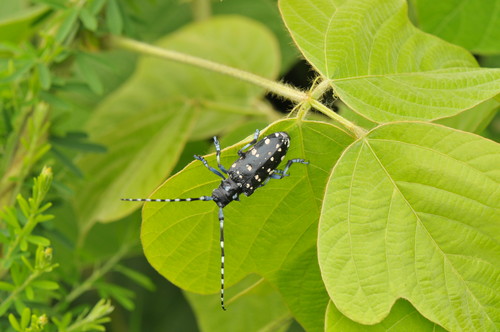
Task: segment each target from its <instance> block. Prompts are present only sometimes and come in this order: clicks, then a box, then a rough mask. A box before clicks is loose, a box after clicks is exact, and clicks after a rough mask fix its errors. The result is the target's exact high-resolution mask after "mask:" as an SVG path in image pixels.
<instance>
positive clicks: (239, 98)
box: [89, 16, 280, 139]
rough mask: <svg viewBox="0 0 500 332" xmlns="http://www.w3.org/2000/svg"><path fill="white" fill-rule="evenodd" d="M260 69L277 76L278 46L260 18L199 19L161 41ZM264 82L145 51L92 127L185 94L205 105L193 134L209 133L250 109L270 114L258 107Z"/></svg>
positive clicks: (195, 136) (184, 50) (109, 123)
mask: <svg viewBox="0 0 500 332" xmlns="http://www.w3.org/2000/svg"><path fill="white" fill-rule="evenodd" d="M156 45H157V46H159V47H163V48H166V49H168V50H173V51H179V52H182V53H186V54H189V55H193V56H199V57H201V58H203V59H207V60H212V61H214V62H217V63H222V64H225V65H228V66H231V67H235V68H239V69H243V70H246V71H249V72H252V73H255V74H257V75H260V76H263V77H267V78H274V77H276V75H277V73H278V72H279V67H280V64H279V49H278V45H277V42H276V40H275V39H274V37H273V35H272V34H271V33H270V32H269V31H268V30H267V29H266V28H265V27H264V26H262V25H261V24H259V23H257V22H254V21H251V20H248V19H245V18H243V17H236V16H220V17H217V18H213V19H211V20H207V21H203V22H198V23H194V24H191V25H188V26H186V27H185V28H183V29H182V30H180V31H178V32H176V33H174V34H172V35H169V36H168V37H165V38H163V39H161V40H159V41H158V42H157V43H156ZM263 93H264V90H263V89H262V88H260V87H257V86H255V85H252V84H250V83H246V82H243V81H240V80H238V79H236V78H233V77H229V76H227V75H222V74H219V73H215V72H212V71H208V70H206V69H202V68H197V67H193V66H190V65H187V64H182V63H178V62H172V61H168V60H165V59H160V58H156V57H151V56H148V57H145V58H144V59H142V60H141V61H140V62H139V63H138V65H137V70H136V72H135V73H134V75H133V76H132V77H131V79H130V80H129V81H127V82H126V83H125V84H124V85H123V86H122V87H121V88H120V89H118V90H117V91H116V92H115V93H114V94H112V95H111V96H110V97H109V98H107V99H106V100H105V101H104V102H103V103H101V105H100V107H99V109H98V110H97V113H96V115H95V116H93V118H92V120H91V122H90V125H89V129H90V130H91V131H92V132H105V131H107V130H109V128H113V127H115V126H114V122H115V121H116V119H121V118H123V117H124V116H125V117H126V116H128V115H130V114H135V113H137V112H140V111H141V110H143V109H148V108H150V107H155V106H156V105H158V104H160V103H164V102H165V100H169V99H171V98H179V97H184V98H186V100H187V101H188V102H189V103H191V104H192V105H195V106H196V107H197V108H198V109H200V110H201V112H200V118H199V119H198V121H197V123H196V126H195V129H194V131H193V133H192V135H191V138H192V139H204V138H207V137H210V136H212V135H214V134H216V133H218V132H220V131H221V130H222V128H224V127H225V126H227V124H233V123H234V122H236V121H243V117H246V116H248V115H254V116H258V115H260V116H265V115H266V112H267V111H264V110H262V109H261V107H260V108H259V107H257V106H256V105H257V104H258V100H259V99H260V98H261V96H262V94H263Z"/></svg>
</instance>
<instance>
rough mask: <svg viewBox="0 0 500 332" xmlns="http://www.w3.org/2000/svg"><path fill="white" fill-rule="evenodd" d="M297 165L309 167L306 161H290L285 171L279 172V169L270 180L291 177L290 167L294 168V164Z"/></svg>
mask: <svg viewBox="0 0 500 332" xmlns="http://www.w3.org/2000/svg"><path fill="white" fill-rule="evenodd" d="M295 163H299V164H304V165H308V164H309V162H308V161H305V160H304V159H290V160H289V161H288V162H287V163H286V165H285V168H284V169H283V170H279V169H275V170H274V173H273V174H271V175H270V176H269V178H270V179H271V178H272V179H278V180H279V179H283V178H284V177H285V176H289V175H290V174H288V169H289V168H290V166H292V164H295Z"/></svg>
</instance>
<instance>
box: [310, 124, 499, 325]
mask: <svg viewBox="0 0 500 332" xmlns="http://www.w3.org/2000/svg"><path fill="white" fill-rule="evenodd" d="M498 165H500V147H499V145H498V144H496V143H494V142H491V141H489V140H486V139H484V138H482V137H479V136H476V135H473V134H468V133H464V132H460V131H457V130H453V129H450V128H446V127H443V126H438V125H432V124H424V123H418V122H413V123H412V122H408V123H406V122H402V123H392V124H387V125H383V126H380V127H377V128H375V129H373V130H372V131H370V132H369V133H368V134H367V135H366V137H364V138H361V139H360V140H358V141H357V142H356V143H354V144H353V145H352V146H350V147H349V149H348V150H346V151H345V153H344V154H343V155H342V158H341V159H340V160H339V162H338V164H337V165H336V167H335V169H334V171H333V174H332V176H331V178H330V180H329V183H328V186H327V190H326V193H325V200H324V202H323V209H322V214H321V219H320V227H319V237H318V253H319V263H320V267H321V272H322V276H323V280H324V282H325V286H326V288H327V290H328V293H329V295H330V298H331V299H332V300H333V302H334V303H335V305H336V306H337V308H339V310H340V311H341V312H342V313H343V314H345V315H346V316H348V317H349V318H351V319H352V320H354V321H356V322H360V323H364V324H374V323H377V322H380V321H381V320H382V319H383V318H384V317H386V316H387V315H388V314H389V311H390V309H391V306H392V304H393V303H394V301H396V300H397V299H398V298H406V299H408V300H409V301H410V302H411V303H412V304H413V306H415V308H416V309H417V310H418V311H419V312H421V313H422V314H423V315H424V316H425V317H427V318H428V319H430V320H431V321H433V322H436V323H438V324H439V325H441V326H443V327H445V328H446V329H449V330H467V331H476V330H477V331H487V330H493V329H495V324H496V322H498V321H499V320H500V310H499V308H498V306H495V305H493V304H494V303H498V302H499V301H500V295H499V294H500V287H499V286H500V284H498V282H495V280H498V278H500V271H499V269H498V266H500V260H499V258H500V246H499V245H498V243H500V237H499V236H500V223H499V222H500V220H499V218H498V216H499V213H500V194H499V188H500V186H499V184H500V172H499V168H498Z"/></svg>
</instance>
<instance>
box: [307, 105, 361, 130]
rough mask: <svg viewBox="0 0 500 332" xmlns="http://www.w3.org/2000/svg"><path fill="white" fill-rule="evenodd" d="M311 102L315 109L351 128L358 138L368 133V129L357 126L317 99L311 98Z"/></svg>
mask: <svg viewBox="0 0 500 332" xmlns="http://www.w3.org/2000/svg"><path fill="white" fill-rule="evenodd" d="M309 103H310V104H311V106H313V107H314V108H315V109H317V110H318V111H320V112H321V113H323V114H324V115H326V116H328V117H329V118H332V119H333V120H335V121H337V122H339V123H340V124H341V125H343V126H344V127H345V128H346V129H347V130H349V131H350V132H351V133H353V134H354V135H355V136H356V138H359V137H362V136H364V135H365V134H366V130H364V129H363V128H361V127H358V126H356V125H355V124H354V123H352V122H351V121H349V120H347V119H345V118H343V117H341V116H340V115H338V114H337V113H335V112H334V111H332V110H331V109H329V108H328V107H326V106H325V105H323V104H322V103H320V102H319V101H317V100H314V99H310V100H309Z"/></svg>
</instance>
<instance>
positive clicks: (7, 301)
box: [0, 270, 43, 316]
mask: <svg viewBox="0 0 500 332" xmlns="http://www.w3.org/2000/svg"><path fill="white" fill-rule="evenodd" d="M42 274H43V271H42V270H34V271H33V274H31V275H30V276H29V277H28V278H26V280H24V282H23V283H22V284H21V285H20V286H19V287H17V288H16V289H14V290H13V291H12V292H11V293H10V294H9V296H8V297H7V298H6V299H5V300H3V301H2V304H1V305H0V316H2V315H3V314H4V313H5V311H6V310H7V309H9V307H10V303H11V302H12V301H14V299H15V298H16V296H17V295H18V294H19V293H21V292H22V291H23V290H25V289H26V287H28V286H29V285H30V284H31V283H32V282H33V281H34V280H35V279H36V278H38V277H39V276H40V275H42Z"/></svg>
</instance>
